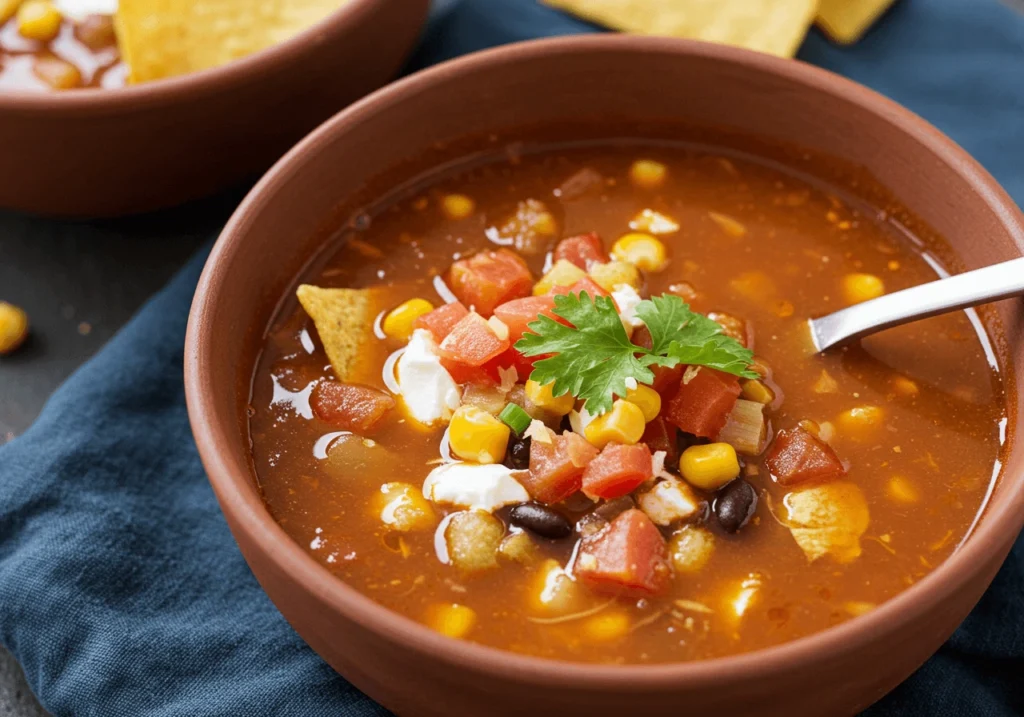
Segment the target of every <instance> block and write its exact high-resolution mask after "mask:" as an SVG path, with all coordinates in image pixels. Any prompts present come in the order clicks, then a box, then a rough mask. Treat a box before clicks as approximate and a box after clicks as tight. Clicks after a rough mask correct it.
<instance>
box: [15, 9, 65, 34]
mask: <svg viewBox="0 0 1024 717" xmlns="http://www.w3.org/2000/svg"><path fill="white" fill-rule="evenodd" d="M63 19H64V17H63V16H62V15H61V14H60V10H58V9H57V8H55V7H54V6H53V3H51V2H50V1H49V0H27V1H26V2H24V3H23V4H22V5H21V7H19V8H18V32H19V33H21V36H22V37H25V38H28V39H29V40H38V41H40V42H48V41H50V40H52V39H53V38H55V37H56V36H57V33H58V32H60V23H61V21H62V20H63Z"/></svg>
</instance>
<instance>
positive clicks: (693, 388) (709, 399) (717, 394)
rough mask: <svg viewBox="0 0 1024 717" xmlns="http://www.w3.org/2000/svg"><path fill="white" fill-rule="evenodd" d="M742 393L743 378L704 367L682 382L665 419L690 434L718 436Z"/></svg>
mask: <svg viewBox="0 0 1024 717" xmlns="http://www.w3.org/2000/svg"><path fill="white" fill-rule="evenodd" d="M739 395H740V381H739V379H738V378H737V377H736V376H733V375H731V374H727V373H722V372H721V371H715V370H713V369H710V368H706V367H705V368H701V369H700V370H698V371H697V374H696V375H695V376H691V378H690V380H689V381H686V374H685V372H684V374H683V381H680V383H679V390H678V391H677V392H676V395H675V396H673V397H672V399H671V400H670V401H669V402H668V406H667V407H666V408H665V409H664V415H665V418H667V419H668V420H669V422H671V423H673V424H675V425H676V426H678V427H679V428H680V429H682V430H684V431H686V432H687V433H692V434H693V435H695V436H701V437H702V438H714V437H715V436H717V435H718V432H719V431H721V430H722V427H723V426H724V425H725V421H726V419H727V418H728V417H729V412H730V411H732V407H733V406H734V405H736V399H737V398H739Z"/></svg>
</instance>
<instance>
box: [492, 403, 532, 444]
mask: <svg viewBox="0 0 1024 717" xmlns="http://www.w3.org/2000/svg"><path fill="white" fill-rule="evenodd" d="M498 418H500V419H501V420H502V421H504V422H505V423H506V424H508V427H509V428H511V429H512V430H513V431H515V433H516V435H517V436H521V435H523V431H525V430H526V429H527V428H529V427H530V422H531V421H533V419H532V418H530V414H529V413H527V412H526V411H524V410H523V409H522V408H520V407H519V406H517V405H516V404H514V403H510V404H508V405H507V406H505V407H504V408H503V409H501V413H499V414H498Z"/></svg>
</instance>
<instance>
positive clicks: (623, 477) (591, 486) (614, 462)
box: [583, 443, 651, 499]
mask: <svg viewBox="0 0 1024 717" xmlns="http://www.w3.org/2000/svg"><path fill="white" fill-rule="evenodd" d="M650 477H651V451H650V449H649V448H648V447H647V446H646V445H644V444H643V443H638V444H636V445H635V446H624V445H621V444H619V443H609V444H608V445H607V446H605V447H604V450H602V451H601V453H600V455H598V456H597V458H595V459H594V460H592V461H591V462H590V463H589V464H588V465H587V468H586V470H584V471H583V492H584V493H586V494H587V495H589V496H595V497H597V498H606V499H610V498H618V497H619V496H622V495H626V494H627V493H632V492H633V490H634V489H636V488H637V487H638V486H639V485H640V484H641V483H643V482H644V481H645V480H647V479H648V478H650Z"/></svg>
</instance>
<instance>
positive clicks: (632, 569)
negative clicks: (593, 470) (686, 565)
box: [574, 508, 672, 595]
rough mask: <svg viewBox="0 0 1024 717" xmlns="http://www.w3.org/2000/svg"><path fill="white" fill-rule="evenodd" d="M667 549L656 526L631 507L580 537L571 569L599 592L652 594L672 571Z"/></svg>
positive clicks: (661, 587)
mask: <svg viewBox="0 0 1024 717" xmlns="http://www.w3.org/2000/svg"><path fill="white" fill-rule="evenodd" d="M667 552H668V551H667V549H666V547H665V539H664V538H662V537H661V533H660V532H659V531H658V528H657V526H655V525H654V523H653V522H651V519H650V518H648V517H647V515H646V514H645V513H643V511H640V510H637V509H636V508H631V509H630V510H627V511H626V512H624V513H621V514H620V515H619V516H618V517H617V518H616V519H615V520H613V521H612V522H611V525H609V526H608V527H607V528H605V529H604V530H602V531H600V532H599V533H597V534H595V535H592V536H590V537H587V538H584V539H583V541H582V543H581V544H580V552H579V555H578V556H577V557H576V563H575V568H574V572H575V575H576V578H577V579H578V580H581V581H582V582H584V583H585V584H587V585H589V586H590V587H591V588H592V589H593V590H597V591H599V592H606V593H613V594H622V593H626V594H639V595H652V594H655V593H658V592H660V591H661V590H662V589H664V588H665V587H666V586H667V585H668V581H669V577H670V576H671V575H672V569H671V568H670V567H669V563H668V557H667Z"/></svg>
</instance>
